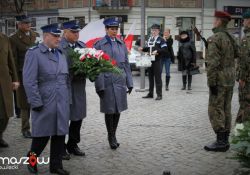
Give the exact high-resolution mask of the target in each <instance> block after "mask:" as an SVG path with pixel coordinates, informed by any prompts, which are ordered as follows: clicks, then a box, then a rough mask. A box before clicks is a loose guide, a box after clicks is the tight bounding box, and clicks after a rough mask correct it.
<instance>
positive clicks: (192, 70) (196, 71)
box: [189, 65, 201, 75]
mask: <svg viewBox="0 0 250 175" xmlns="http://www.w3.org/2000/svg"><path fill="white" fill-rule="evenodd" d="M199 68H200V67H199V66H197V65H193V66H191V67H190V69H189V74H190V75H196V74H200V73H201V72H200V69H199Z"/></svg>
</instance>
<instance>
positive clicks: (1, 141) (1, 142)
mask: <svg viewBox="0 0 250 175" xmlns="http://www.w3.org/2000/svg"><path fill="white" fill-rule="evenodd" d="M6 147H9V144H8V143H7V142H6V141H5V140H4V139H3V134H2V133H0V148H6Z"/></svg>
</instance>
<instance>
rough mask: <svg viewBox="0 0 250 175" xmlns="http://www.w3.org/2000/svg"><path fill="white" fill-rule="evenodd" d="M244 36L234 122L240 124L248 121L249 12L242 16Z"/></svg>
mask: <svg viewBox="0 0 250 175" xmlns="http://www.w3.org/2000/svg"><path fill="white" fill-rule="evenodd" d="M243 19H244V21H243V25H244V33H245V36H244V37H243V38H242V40H241V44H240V58H239V69H238V79H239V103H240V109H239V112H238V115H237V118H236V122H238V123H242V122H245V121H249V120H250V10H248V11H246V12H245V13H244V14H243Z"/></svg>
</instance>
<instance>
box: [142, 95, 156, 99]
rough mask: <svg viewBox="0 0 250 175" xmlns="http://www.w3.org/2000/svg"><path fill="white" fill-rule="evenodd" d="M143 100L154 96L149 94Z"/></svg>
mask: <svg viewBox="0 0 250 175" xmlns="http://www.w3.org/2000/svg"><path fill="white" fill-rule="evenodd" d="M142 98H154V96H153V95H151V94H148V95H146V96H144V97H142Z"/></svg>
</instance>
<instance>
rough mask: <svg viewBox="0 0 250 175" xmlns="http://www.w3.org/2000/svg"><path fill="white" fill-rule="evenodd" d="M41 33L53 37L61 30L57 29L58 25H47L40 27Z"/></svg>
mask: <svg viewBox="0 0 250 175" xmlns="http://www.w3.org/2000/svg"><path fill="white" fill-rule="evenodd" d="M41 30H42V31H43V33H51V34H53V35H60V34H61V30H60V29H59V26H58V23H54V24H49V25H45V26H42V27H41Z"/></svg>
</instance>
